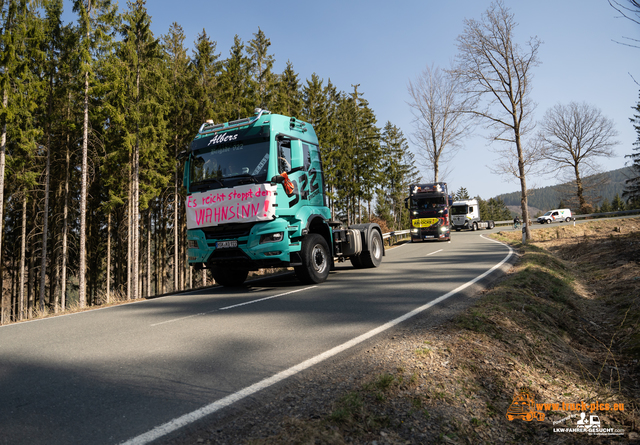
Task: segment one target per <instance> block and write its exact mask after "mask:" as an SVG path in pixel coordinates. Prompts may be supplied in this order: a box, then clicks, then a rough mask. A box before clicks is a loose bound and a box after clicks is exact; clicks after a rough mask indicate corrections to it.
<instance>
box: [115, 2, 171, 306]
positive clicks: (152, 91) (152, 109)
mask: <svg viewBox="0 0 640 445" xmlns="http://www.w3.org/2000/svg"><path fill="white" fill-rule="evenodd" d="M128 7H129V10H128V11H127V12H126V13H125V14H124V27H123V29H122V35H123V41H122V42H121V44H120V45H119V47H118V50H117V52H118V55H119V60H120V66H119V68H120V69H119V75H120V79H122V80H123V82H124V85H125V88H126V93H125V94H126V96H125V99H126V104H127V109H126V110H122V111H125V112H126V122H125V125H124V126H123V132H124V138H123V142H124V146H125V147H126V148H127V149H128V152H129V154H130V159H131V180H132V182H131V192H130V193H131V199H130V209H131V210H130V212H131V213H130V218H129V221H130V224H131V259H130V270H131V278H132V280H131V297H132V298H139V297H140V296H141V289H140V288H139V271H140V210H144V209H146V208H147V206H148V202H149V200H150V199H151V198H152V197H153V196H157V195H158V194H159V190H160V189H161V188H162V187H165V186H166V185H167V182H168V180H167V179H168V178H167V176H165V175H164V174H163V173H166V169H167V168H168V164H167V156H166V152H165V149H166V145H165V138H166V136H167V135H166V132H165V129H166V121H165V115H166V113H167V110H166V109H165V105H164V104H166V98H167V85H166V81H165V79H164V78H163V75H162V74H163V73H162V71H161V69H160V62H161V61H162V51H161V46H160V43H159V41H158V39H156V38H154V36H153V33H152V32H151V29H150V25H151V20H150V17H149V15H148V13H147V10H146V8H145V2H144V0H136V1H135V3H134V2H129V3H128Z"/></svg>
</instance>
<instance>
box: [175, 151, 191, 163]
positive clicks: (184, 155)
mask: <svg viewBox="0 0 640 445" xmlns="http://www.w3.org/2000/svg"><path fill="white" fill-rule="evenodd" d="M188 155H189V152H188V151H187V150H184V151H181V152H180V153H178V154H177V155H176V159H177V160H178V161H179V160H181V159H184V158H186V157H187V156H188Z"/></svg>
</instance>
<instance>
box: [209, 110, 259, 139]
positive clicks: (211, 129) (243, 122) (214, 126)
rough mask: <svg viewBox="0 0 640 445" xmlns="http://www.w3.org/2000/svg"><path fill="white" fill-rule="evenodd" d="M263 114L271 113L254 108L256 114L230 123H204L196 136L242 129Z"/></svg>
mask: <svg viewBox="0 0 640 445" xmlns="http://www.w3.org/2000/svg"><path fill="white" fill-rule="evenodd" d="M263 114H271V111H268V110H263V109H262V108H256V114H255V115H254V116H251V117H245V118H243V119H238V120H235V121H231V122H225V123H223V124H214V123H212V122H205V123H204V124H202V125H201V126H200V129H199V130H198V134H201V135H204V134H209V133H217V132H218V131H222V130H231V129H233V128H238V127H242V126H244V125H251V124H253V123H255V122H256V121H257V120H258V119H260V118H261V117H262V115H263Z"/></svg>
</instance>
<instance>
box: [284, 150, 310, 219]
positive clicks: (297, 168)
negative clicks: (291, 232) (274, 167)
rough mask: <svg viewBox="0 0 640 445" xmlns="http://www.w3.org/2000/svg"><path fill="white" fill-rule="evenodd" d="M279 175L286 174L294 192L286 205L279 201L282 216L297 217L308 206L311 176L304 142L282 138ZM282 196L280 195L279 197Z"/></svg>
mask: <svg viewBox="0 0 640 445" xmlns="http://www.w3.org/2000/svg"><path fill="white" fill-rule="evenodd" d="M278 173H279V174H282V173H286V174H287V176H288V178H289V180H290V181H291V184H292V185H293V190H292V192H291V193H290V194H287V195H286V196H285V199H286V203H285V202H282V201H281V200H280V199H278V213H279V214H280V215H295V214H296V212H297V211H298V209H300V208H301V207H303V206H305V205H308V199H309V176H308V175H307V172H306V170H305V163H304V156H303V151H302V142H301V141H299V140H296V139H294V140H292V139H288V138H282V139H280V141H279V142H278ZM278 196H280V195H278Z"/></svg>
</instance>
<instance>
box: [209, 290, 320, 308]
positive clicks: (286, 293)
mask: <svg viewBox="0 0 640 445" xmlns="http://www.w3.org/2000/svg"><path fill="white" fill-rule="evenodd" d="M314 287H318V286H310V287H305V288H304V289H296V290H292V291H290V292H285V293H284V294H280V295H273V296H271V297H264V298H260V299H258V300H252V301H247V302H245V303H239V304H234V305H233V306H227V307H221V308H220V309H218V310H219V311H226V310H227V309H233V308H235V307H240V306H246V305H247V304H253V303H258V302H259V301H265V300H271V299H272V298H278V297H284V296H285V295H289V294H295V293H296V292H302V291H303V290H309V289H313V288H314Z"/></svg>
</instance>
